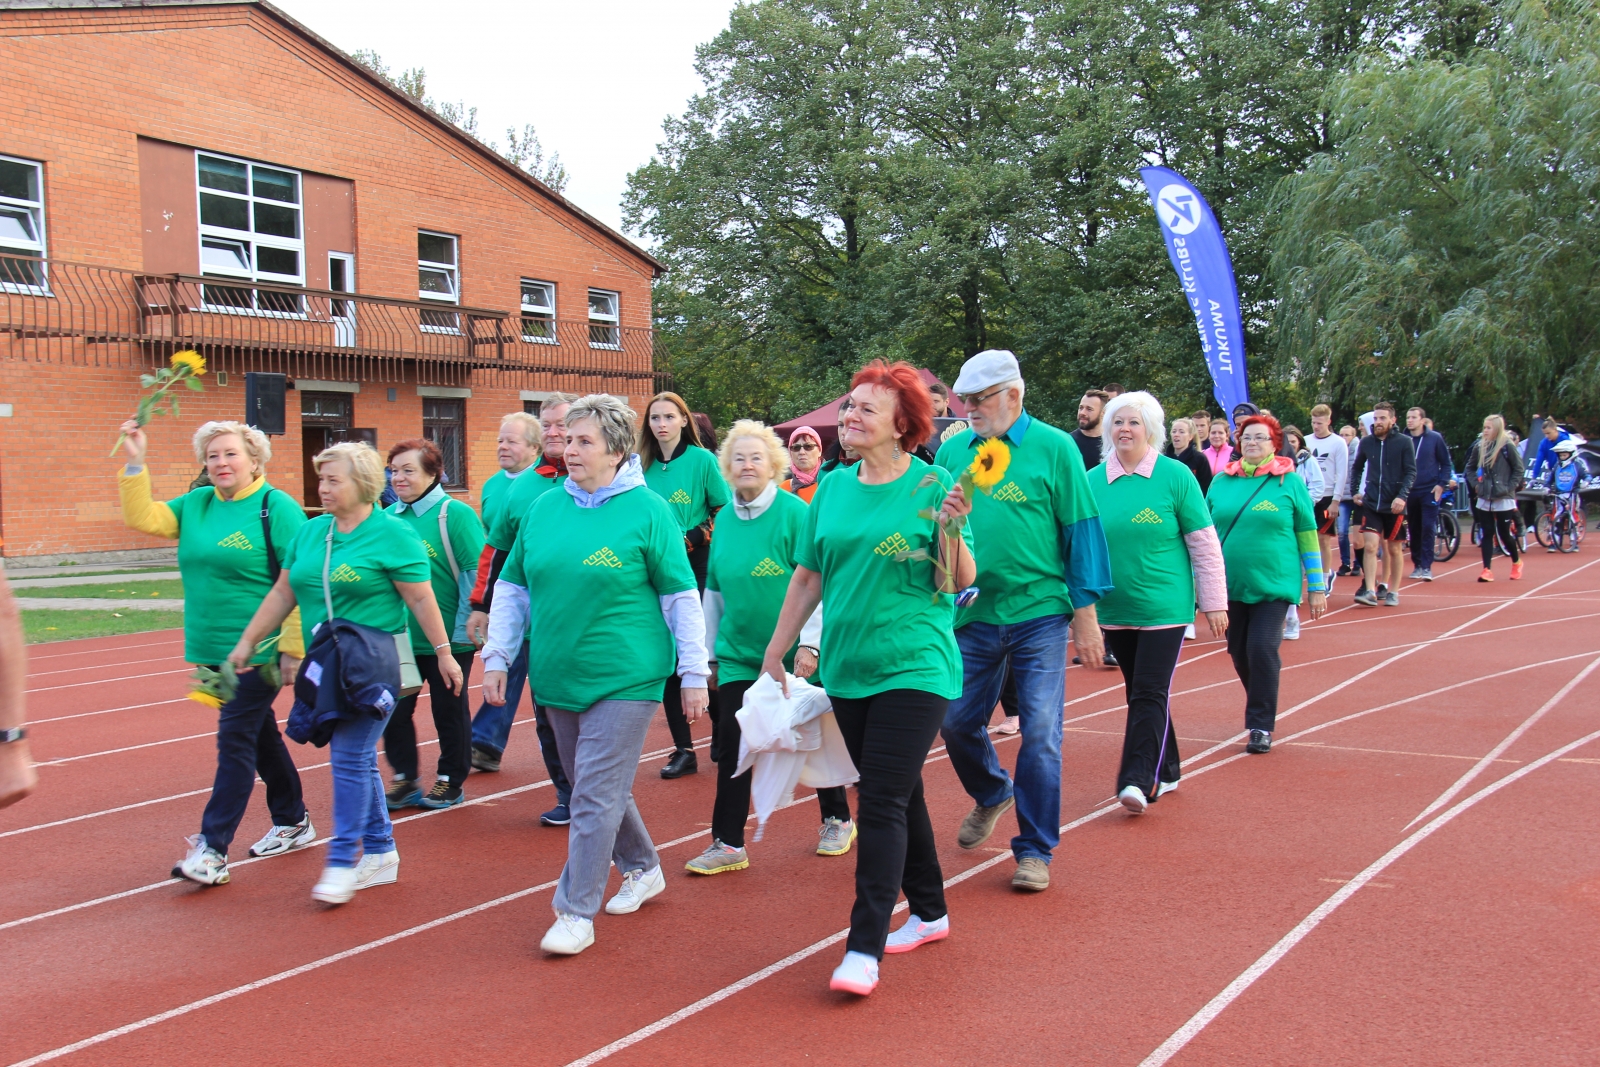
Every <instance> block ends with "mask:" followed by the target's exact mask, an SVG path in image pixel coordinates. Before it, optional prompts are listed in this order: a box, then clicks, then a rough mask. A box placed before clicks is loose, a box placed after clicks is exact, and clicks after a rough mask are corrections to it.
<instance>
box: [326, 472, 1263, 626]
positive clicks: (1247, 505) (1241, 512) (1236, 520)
mask: <svg viewBox="0 0 1600 1067" xmlns="http://www.w3.org/2000/svg"><path fill="white" fill-rule="evenodd" d="M1270 477H1271V475H1269V474H1263V475H1260V476H1259V477H1258V481H1259V482H1260V484H1259V485H1257V486H1256V492H1255V493H1251V494H1250V499H1249V500H1246V501H1245V502H1244V506H1243V507H1241V508H1240V509H1239V510H1238V512H1237V513H1236V514H1235V515H1234V516H1233V521H1232V522H1230V523H1228V529H1227V531H1226V532H1225V533H1223V535H1222V539H1221V540H1220V541H1218V542H1217V547H1218V548H1221V547H1222V546H1223V545H1225V544H1227V543H1228V534H1231V533H1233V528H1234V527H1235V526H1237V525H1239V520H1240V519H1242V518H1244V513H1245V512H1246V511H1248V510H1249V509H1250V501H1251V500H1254V499H1255V498H1256V493H1259V492H1261V490H1262V489H1264V488H1266V485H1267V479H1269V478H1270ZM329 536H330V537H331V536H332V535H331V534H330V535H329ZM329 614H330V615H331V614H332V611H331V610H330V611H329Z"/></svg>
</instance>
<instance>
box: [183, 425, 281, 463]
mask: <svg viewBox="0 0 1600 1067" xmlns="http://www.w3.org/2000/svg"><path fill="white" fill-rule="evenodd" d="M225 433H231V434H237V435H238V437H239V440H240V441H242V442H244V450H245V454H246V455H248V456H249V457H250V462H251V463H252V464H253V465H254V467H255V472H256V473H257V474H261V473H263V472H265V471H266V469H267V461H268V460H269V459H271V458H272V442H271V441H269V440H267V435H266V434H264V433H262V432H261V431H260V430H258V429H256V428H255V427H254V426H246V425H245V424H244V423H242V422H234V421H232V420H231V419H223V420H217V421H214V422H208V423H204V424H203V425H202V426H201V427H200V428H199V429H198V430H196V431H195V432H194V458H195V459H197V460H199V461H200V463H201V465H202V466H204V464H205V461H206V449H208V448H210V447H211V442H212V441H213V440H214V439H216V438H218V437H221V436H222V435H223V434H225Z"/></svg>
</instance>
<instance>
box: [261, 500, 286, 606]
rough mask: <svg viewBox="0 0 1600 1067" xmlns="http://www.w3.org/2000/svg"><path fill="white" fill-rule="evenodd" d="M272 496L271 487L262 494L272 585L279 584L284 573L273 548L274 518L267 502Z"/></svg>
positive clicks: (262, 519) (262, 522)
mask: <svg viewBox="0 0 1600 1067" xmlns="http://www.w3.org/2000/svg"><path fill="white" fill-rule="evenodd" d="M271 496H272V489H271V488H270V487H269V488H268V489H267V491H266V492H264V493H262V494H261V535H262V536H263V537H264V538H266V542H267V574H268V575H269V576H270V577H271V578H272V584H273V585H277V584H278V575H279V574H281V573H282V572H283V565H282V564H280V563H279V562H278V553H277V551H276V550H275V549H274V548H273V547H272V517H271V516H270V515H269V514H267V502H268V499H269V498H270V497H271Z"/></svg>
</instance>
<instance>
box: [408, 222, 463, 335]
mask: <svg viewBox="0 0 1600 1067" xmlns="http://www.w3.org/2000/svg"><path fill="white" fill-rule="evenodd" d="M457 244H458V242H457V241H456V239H455V238H454V237H452V236H451V235H450V234H447V233H430V232H429V231H427V230H418V231H417V296H418V298H419V299H422V300H438V301H440V302H441V303H446V304H459V303H461V271H460V267H459V262H460V260H459V258H458V256H457V252H458V248H457ZM422 328H423V329H424V330H429V331H432V332H438V331H441V330H456V329H459V328H460V321H459V319H458V318H457V316H456V314H455V312H453V311H424V312H423V313H422Z"/></svg>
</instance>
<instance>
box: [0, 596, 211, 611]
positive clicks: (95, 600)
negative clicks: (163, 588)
mask: <svg viewBox="0 0 1600 1067" xmlns="http://www.w3.org/2000/svg"><path fill="white" fill-rule="evenodd" d="M17 607H19V608H21V609H22V610H24V611H45V610H54V611H182V610H183V600H182V599H179V598H173V597H165V598H163V597H151V598H149V599H148V600H112V599H111V598H109V597H99V596H61V597H55V596H51V597H44V596H19V597H17Z"/></svg>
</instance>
